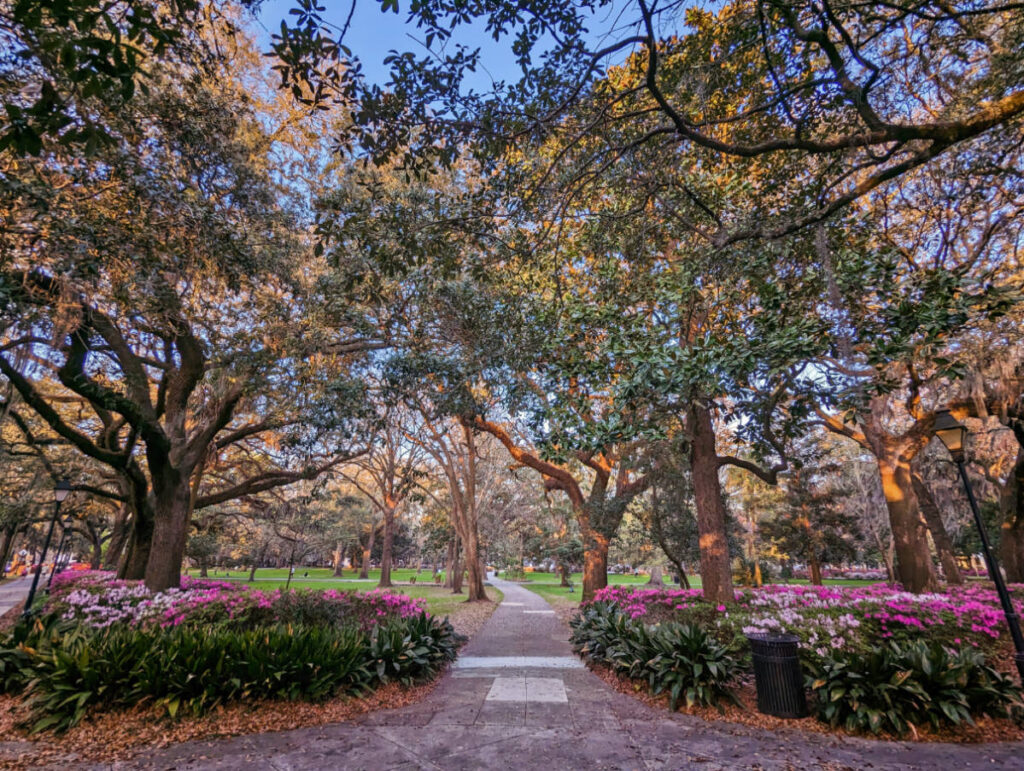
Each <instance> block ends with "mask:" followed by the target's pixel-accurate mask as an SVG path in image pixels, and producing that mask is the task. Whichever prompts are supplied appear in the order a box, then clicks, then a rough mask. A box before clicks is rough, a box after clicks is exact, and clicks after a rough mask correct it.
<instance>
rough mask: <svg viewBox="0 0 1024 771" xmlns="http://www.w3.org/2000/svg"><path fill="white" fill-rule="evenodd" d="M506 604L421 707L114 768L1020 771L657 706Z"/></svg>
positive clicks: (533, 606) (515, 604) (995, 755)
mask: <svg viewBox="0 0 1024 771" xmlns="http://www.w3.org/2000/svg"><path fill="white" fill-rule="evenodd" d="M493 583H494V584H495V585H496V586H497V587H499V588H500V589H501V590H502V592H504V593H505V601H504V602H503V603H502V605H501V606H500V607H499V608H498V609H497V610H496V611H495V613H494V615H493V616H491V618H490V619H489V620H488V622H487V623H486V624H485V625H484V627H483V629H482V630H481V631H480V632H479V633H478V634H477V636H476V637H474V639H473V640H472V641H471V642H470V643H469V645H467V646H466V648H465V649H464V650H463V652H462V656H461V657H460V658H459V661H458V662H457V664H456V666H455V667H453V669H452V670H451V672H449V673H448V674H447V675H446V676H445V677H444V679H443V680H442V681H441V683H440V684H439V685H438V687H437V688H436V689H435V690H434V692H433V693H432V694H431V695H430V696H429V697H428V698H427V699H425V700H424V701H423V702H420V703H419V704H415V705H412V706H410V707H405V708H403V709H397V710H392V711H387V712H378V713H373V714H370V715H367V716H364V717H363V718H362V719H361V721H360V722H358V723H355V724H338V725H328V726H319V727H315V728H302V729H298V730H293V731H285V732H281V733H266V734H259V735H255V736H245V737H238V738H235V739H226V740H220V741H214V742H197V743H192V744H183V745H179V746H177V747H172V748H169V749H166V750H162V751H159V752H156V753H152V754H150V755H148V756H143V757H140V758H137V759H136V760H134V761H132V762H131V763H124V764H118V766H117V767H118V768H158V769H171V768H174V769H257V768H266V769H280V770H282V771H283V770H284V769H294V770H296V771H298V769H346V771H348V770H352V771H356V770H358V769H373V770H374V771H377V770H378V769H432V770H433V771H438V770H439V769H443V770H444V771H457V770H458V769H488V770H492V769H522V770H524V771H525V770H527V769H544V770H545V771H565V770H568V769H581V770H583V769H585V770H586V771H598V769H679V768H699V769H704V770H705V771H713V770H717V769H779V770H781V769H817V768H824V769H830V770H831V771H838V770H839V769H861V768H870V769H906V768H921V769H930V771H943V770H944V769H957V770H958V771H961V770H962V769H980V768H986V769H1024V744H1002V745H987V746H969V745H936V744H916V745H915V744H890V743H882V742H872V741H869V740H859V739H840V738H836V737H831V736H827V735H819V734H806V733H802V732H799V731H796V730H793V731H781V732H764V731H757V730H754V729H751V728H748V727H746V726H742V725H735V724H729V723H707V722H705V721H703V720H701V719H699V718H695V717H690V716H687V715H679V714H671V713H669V712H667V711H664V710H653V709H650V708H648V707H646V706H644V705H643V704H641V703H639V702H637V701H636V700H634V699H632V698H630V697H628V696H625V695H623V694H620V693H617V692H615V691H612V690H611V689H609V688H608V687H607V686H606V685H605V684H604V683H603V682H602V681H601V680H600V679H599V678H598V677H596V676H595V675H594V674H592V673H591V672H590V671H589V670H587V669H585V668H583V667H582V666H581V665H580V663H579V661H578V660H577V659H576V658H575V657H574V656H573V655H572V651H571V649H570V647H569V644H568V642H567V638H568V629H567V628H566V627H565V625H564V624H562V623H561V622H560V621H559V620H558V618H557V617H556V616H555V614H554V613H553V612H552V611H551V609H550V607H549V606H548V604H547V603H546V602H545V601H544V600H543V599H542V598H541V597H539V596H538V595H536V594H533V593H532V592H530V591H527V590H526V589H523V588H522V587H520V586H518V585H516V584H513V583H509V582H506V581H498V580H495V581H493Z"/></svg>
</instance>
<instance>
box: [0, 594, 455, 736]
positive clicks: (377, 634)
mask: <svg viewBox="0 0 1024 771" xmlns="http://www.w3.org/2000/svg"><path fill="white" fill-rule="evenodd" d="M19 638H20V639H19ZM461 642H462V638H461V637H459V636H458V635H457V634H456V633H455V631H454V630H453V629H452V626H451V624H450V623H448V621H447V619H445V620H444V621H438V620H436V619H432V618H431V617H429V616H427V615H426V614H425V613H424V614H420V615H419V616H414V617H411V618H406V619H393V620H390V621H388V622H387V623H385V624H383V625H381V626H380V627H377V628H376V629H374V630H373V631H372V633H370V634H367V633H364V632H361V631H359V630H358V629H355V628H352V627H341V628H339V627H337V626H305V625H300V626H292V625H283V624H278V625H274V626H264V627H259V628H254V629H229V628H224V627H219V626H218V627H213V628H205V629H204V628H198V627H195V626H191V625H188V626H180V627H174V628H171V629H166V630H161V629H153V628H149V629H137V628H130V627H125V626H116V627H111V628H109V629H106V630H99V631H93V630H90V629H88V628H87V627H85V626H84V625H80V624H79V625H75V626H72V627H71V628H67V627H66V626H61V625H54V626H51V627H44V626H43V625H42V624H39V625H38V626H37V628H35V629H33V630H28V631H25V630H22V631H21V632H18V633H17V634H15V635H12V637H11V638H10V639H9V640H8V641H7V644H6V645H5V646H3V647H2V649H0V674H2V675H3V677H4V684H5V686H6V687H8V688H9V689H10V690H11V691H12V692H24V693H26V694H27V696H28V706H29V707H30V709H31V714H30V718H29V725H30V726H31V728H32V730H33V731H41V730H45V729H49V728H53V729H56V730H58V731H62V730H66V729H67V728H70V727H71V726H73V725H75V724H77V723H78V722H79V721H80V720H81V719H82V718H83V717H84V716H85V714H86V713H87V712H88V711H89V710H90V709H92V708H94V707H99V706H103V707H121V706H132V705H136V704H147V703H148V704H154V705H156V706H158V707H160V708H162V709H163V710H164V711H165V712H166V714H167V715H169V716H170V717H175V716H176V715H177V714H179V712H186V711H187V712H190V713H193V714H202V713H204V712H207V711H209V710H210V709H212V708H214V707H216V706H218V705H220V704H223V703H226V702H230V701H237V700H241V699H253V698H285V699H306V700H311V701H319V700H323V699H326V698H329V697H331V696H333V695H334V694H336V693H338V692H339V691H346V692H352V693H354V692H359V691H361V690H362V689H364V688H366V687H371V686H374V685H376V684H378V683H380V682H386V681H390V680H397V681H400V682H403V683H409V682H413V681H415V680H419V679H423V678H426V677H429V676H432V675H434V674H436V673H437V671H438V670H439V669H440V668H441V667H443V666H444V664H445V663H446V662H448V661H451V660H453V659H454V658H455V656H456V652H457V650H458V647H459V645H460V644H461ZM27 643H28V644H27Z"/></svg>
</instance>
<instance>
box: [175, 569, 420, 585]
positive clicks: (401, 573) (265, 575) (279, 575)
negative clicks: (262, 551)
mask: <svg viewBox="0 0 1024 771" xmlns="http://www.w3.org/2000/svg"><path fill="white" fill-rule="evenodd" d="M344 572H345V575H343V576H341V577H340V578H336V577H335V576H334V571H333V570H332V569H331V568H307V567H296V568H295V575H293V576H292V584H294V583H295V582H296V581H299V580H303V581H325V580H326V581H345V580H348V581H354V580H356V579H358V578H359V571H358V570H352V569H350V568H346V569H345V571H344ZM305 573H308V575H303V574H305ZM188 575H190V576H192V577H196V576H198V575H199V571H198V570H190V571H188ZM413 576H415V577H416V580H417V581H425V582H429V581H430V571H429V570H422V571H420V572H419V574H417V573H416V569H415V568H394V569H393V570H392V571H391V580H392V581H395V582H398V583H406V582H408V581H409V579H411V578H412V577H413ZM209 577H210V578H216V579H218V580H231V581H245V580H248V578H249V571H248V570H247V569H245V568H242V569H241V570H224V569H223V568H217V569H216V570H214V569H211V570H210V575H209ZM287 579H288V568H259V569H257V571H256V580H257V581H278V580H280V581H286V580H287ZM370 579H371V580H372V581H374V582H376V581H379V580H380V568H374V569H372V570H370Z"/></svg>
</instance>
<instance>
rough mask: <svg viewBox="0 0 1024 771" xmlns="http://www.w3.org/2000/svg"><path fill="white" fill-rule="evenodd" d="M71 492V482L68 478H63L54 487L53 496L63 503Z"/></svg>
mask: <svg viewBox="0 0 1024 771" xmlns="http://www.w3.org/2000/svg"><path fill="white" fill-rule="evenodd" d="M70 492H71V482H69V481H68V480H66V479H61V480H60V481H59V482H57V484H56V485H55V486H54V488H53V498H54V500H56V501H57V503H63V501H64V499H65V498H67V497H68V494H69V493H70Z"/></svg>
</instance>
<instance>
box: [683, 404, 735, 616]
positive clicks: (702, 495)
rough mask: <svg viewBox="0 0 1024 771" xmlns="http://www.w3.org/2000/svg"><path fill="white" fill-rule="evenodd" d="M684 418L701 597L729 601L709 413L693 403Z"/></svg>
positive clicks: (725, 540) (726, 552)
mask: <svg viewBox="0 0 1024 771" xmlns="http://www.w3.org/2000/svg"><path fill="white" fill-rule="evenodd" d="M687 422H688V424H689V429H690V433H691V442H690V469H691V473H692V475H693V495H694V501H695V504H696V506H695V508H696V513H697V533H698V538H699V541H698V545H699V547H700V576H701V581H702V584H703V590H704V599H705V600H707V601H708V602H713V603H723V602H732V601H733V600H734V599H735V598H734V596H733V587H732V571H731V570H730V569H729V542H728V538H727V536H726V531H725V501H724V500H722V485H721V482H720V481H719V479H718V454H717V451H716V449H715V429H714V425H713V424H712V422H711V413H710V412H709V411H708V410H707V409H705V408H704V407H702V406H700V405H698V404H694V405H693V406H691V407H690V409H689V412H688V416H687Z"/></svg>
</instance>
